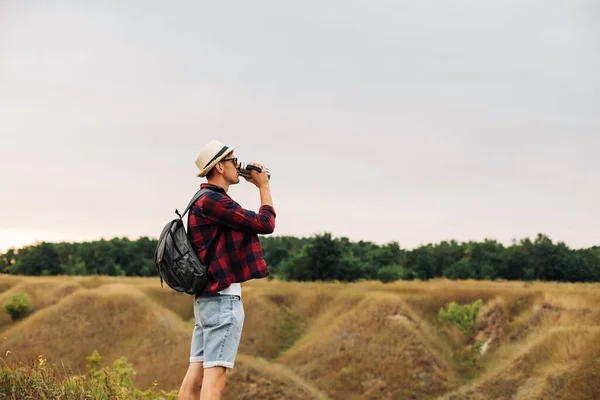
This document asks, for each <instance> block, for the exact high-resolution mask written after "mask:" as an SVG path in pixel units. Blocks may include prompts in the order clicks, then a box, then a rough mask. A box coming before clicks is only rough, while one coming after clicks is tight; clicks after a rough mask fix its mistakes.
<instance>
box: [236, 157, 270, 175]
mask: <svg viewBox="0 0 600 400" xmlns="http://www.w3.org/2000/svg"><path fill="white" fill-rule="evenodd" d="M251 170H254V171H257V172H260V171H261V169H260V167H257V166H256V165H252V164H250V161H242V162H240V163H239V164H238V175H239V176H243V177H245V178H251V177H252V175H250V171H251ZM265 170H266V171H267V177H268V178H269V179H271V171H270V170H269V168H267V167H265Z"/></svg>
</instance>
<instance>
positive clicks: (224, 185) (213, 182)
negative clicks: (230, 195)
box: [208, 179, 229, 193]
mask: <svg viewBox="0 0 600 400" xmlns="http://www.w3.org/2000/svg"><path fill="white" fill-rule="evenodd" d="M208 183H210V184H211V185H215V186H218V187H220V188H222V189H223V190H224V191H225V193H227V191H228V190H229V184H228V183H227V182H226V181H225V180H224V179H208Z"/></svg>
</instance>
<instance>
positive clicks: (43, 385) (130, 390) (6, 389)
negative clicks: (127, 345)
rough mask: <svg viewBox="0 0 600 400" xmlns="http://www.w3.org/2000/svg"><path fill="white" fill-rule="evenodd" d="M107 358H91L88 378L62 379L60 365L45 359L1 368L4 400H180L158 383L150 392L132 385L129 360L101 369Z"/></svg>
mask: <svg viewBox="0 0 600 400" xmlns="http://www.w3.org/2000/svg"><path fill="white" fill-rule="evenodd" d="M102 359H103V357H101V356H100V354H99V353H98V352H97V351H94V353H93V354H92V355H91V356H89V357H87V360H88V370H89V372H90V373H89V374H88V375H71V376H66V377H64V378H59V375H60V374H59V370H58V367H57V366H56V365H47V361H46V359H45V358H43V356H42V355H40V356H39V358H38V361H37V362H35V363H33V365H31V364H30V365H28V366H27V365H21V366H19V367H13V368H11V367H9V366H7V365H2V366H0V398H3V399H4V398H7V399H63V400H89V399H94V400H118V399H128V400H176V399H177V390H172V391H170V392H166V391H165V390H163V389H160V388H159V386H160V385H159V383H158V382H157V381H154V382H153V384H152V386H151V387H150V388H148V389H146V390H143V391H142V390H140V389H137V388H135V387H134V386H133V384H132V383H131V376H133V375H135V371H134V369H133V367H132V366H131V364H129V363H128V362H127V359H126V358H125V357H121V358H119V359H117V360H115V362H114V364H113V366H112V368H111V367H108V366H107V367H101V365H100V364H101V361H102Z"/></svg>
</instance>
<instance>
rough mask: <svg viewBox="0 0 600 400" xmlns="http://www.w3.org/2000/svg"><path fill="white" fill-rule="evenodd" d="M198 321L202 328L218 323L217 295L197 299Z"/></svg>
mask: <svg viewBox="0 0 600 400" xmlns="http://www.w3.org/2000/svg"><path fill="white" fill-rule="evenodd" d="M198 300H199V303H198V323H199V324H200V326H201V327H202V328H210V327H213V326H216V325H219V322H220V321H219V319H220V315H221V302H220V301H219V300H220V299H219V298H218V297H215V298H210V299H198Z"/></svg>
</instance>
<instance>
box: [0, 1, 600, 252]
mask: <svg viewBox="0 0 600 400" xmlns="http://www.w3.org/2000/svg"><path fill="white" fill-rule="evenodd" d="M599 71H600V5H599V3H598V2H596V1H593V0H589V1H580V0H563V1H556V0H553V1H548V0H543V1H542V0H538V1H533V0H518V1H517V0H514V1H511V0H491V1H480V0H471V1H442V0H438V1H425V0H418V1H417V0H414V1H388V0H369V1H366V0H356V1H349V0H346V1H341V0H331V1H315V0H305V1H299V2H287V1H279V0H256V1H252V2H249V1H211V2H208V1H204V2H196V1H179V2H176V1H169V2H164V1H148V0H144V1H141V0H140V1H126V2H123V1H95V2H94V1H63V0H61V1H23V0H0V138H1V141H0V185H1V189H0V251H2V250H4V249H6V248H8V247H9V246H13V245H15V246H20V245H23V244H26V243H31V242H33V241H36V240H50V241H55V240H94V239H100V238H101V237H104V238H106V239H110V238H112V237H114V236H119V237H122V236H128V237H130V238H137V237H139V236H141V235H148V236H151V237H158V235H159V234H160V231H161V230H162V228H163V226H164V224H165V223H166V222H167V221H168V220H169V219H171V218H173V217H175V213H174V210H175V208H178V209H179V210H182V209H183V208H184V207H185V205H186V204H187V202H188V201H189V199H190V197H191V196H192V195H193V194H194V193H195V191H196V190H197V188H198V186H199V185H200V183H201V182H203V181H204V180H203V179H202V178H196V176H195V175H196V172H197V171H196V166H195V165H194V161H195V158H196V156H197V154H198V152H199V150H200V149H201V148H202V146H204V144H205V143H206V142H208V141H209V140H212V139H218V140H221V141H223V142H225V143H228V144H231V145H234V144H239V145H240V148H239V149H238V150H237V155H238V157H239V158H240V159H241V160H248V161H259V162H262V163H264V164H266V165H267V166H268V167H270V168H271V170H272V173H273V178H272V180H271V189H272V193H273V198H274V203H275V209H276V211H277V213H278V216H277V226H276V231H275V234H277V235H296V236H310V235H312V234H314V233H321V232H324V231H328V232H331V233H332V234H334V235H335V236H347V237H349V238H351V239H352V240H359V239H363V240H371V241H375V242H378V243H385V242H389V241H392V240H395V241H398V242H399V243H400V245H401V246H402V247H403V248H413V247H415V246H418V245H420V244H424V243H438V242H440V241H442V240H449V239H456V240H459V241H467V240H483V239H485V238H492V239H496V240H499V241H501V242H503V243H506V244H510V241H511V240H512V239H513V238H515V239H520V238H524V237H531V238H533V237H534V236H535V235H537V233H545V234H547V235H549V236H550V237H551V238H552V239H553V240H555V241H565V242H566V243H567V244H568V245H569V246H571V247H573V248H579V247H588V246H592V245H599V244H600V235H599V232H600V206H599V204H600V157H599V156H598V155H599V150H600V72H599ZM230 194H231V196H232V197H233V198H234V199H236V200H237V201H238V202H239V203H240V204H242V205H243V206H245V207H248V208H252V209H257V208H258V206H259V205H260V201H259V195H258V191H257V190H256V188H255V187H254V186H253V185H251V184H248V183H246V182H245V181H243V180H242V182H240V184H239V185H237V186H234V187H232V188H231V190H230Z"/></svg>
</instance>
